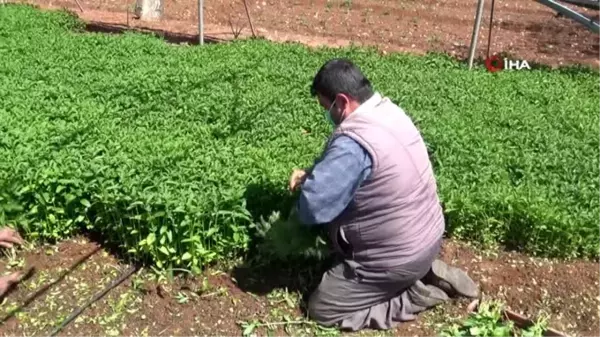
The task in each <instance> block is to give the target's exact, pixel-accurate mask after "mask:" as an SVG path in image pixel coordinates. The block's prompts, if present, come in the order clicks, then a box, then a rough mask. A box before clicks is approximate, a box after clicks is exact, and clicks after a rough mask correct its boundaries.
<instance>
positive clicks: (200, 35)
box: [198, 0, 204, 45]
mask: <svg viewBox="0 0 600 337" xmlns="http://www.w3.org/2000/svg"><path fill="white" fill-rule="evenodd" d="M203 7H204V0H198V42H199V43H200V45H203V44H204V13H203V12H204V8H203Z"/></svg>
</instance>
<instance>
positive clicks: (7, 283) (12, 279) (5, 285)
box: [0, 271, 23, 297]
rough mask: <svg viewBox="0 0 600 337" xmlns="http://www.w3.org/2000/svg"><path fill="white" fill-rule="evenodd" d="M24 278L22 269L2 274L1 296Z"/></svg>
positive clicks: (0, 280) (0, 283)
mask: <svg viewBox="0 0 600 337" xmlns="http://www.w3.org/2000/svg"><path fill="white" fill-rule="evenodd" d="M22 278H23V273H22V272H20V271H17V272H14V273H12V274H10V275H6V276H1V277H0V297H3V296H4V295H5V294H6V292H7V291H8V290H9V289H10V287H12V286H13V285H14V284H17V283H19V282H20V281H21V279H22Z"/></svg>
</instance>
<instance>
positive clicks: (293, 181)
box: [290, 169, 306, 192]
mask: <svg viewBox="0 0 600 337" xmlns="http://www.w3.org/2000/svg"><path fill="white" fill-rule="evenodd" d="M304 180H306V171H305V170H298V169H296V170H294V172H292V176H291V177H290V191H292V192H294V191H296V190H297V189H298V187H300V185H302V183H303V182H304Z"/></svg>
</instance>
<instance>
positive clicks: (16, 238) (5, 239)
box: [0, 227, 23, 248]
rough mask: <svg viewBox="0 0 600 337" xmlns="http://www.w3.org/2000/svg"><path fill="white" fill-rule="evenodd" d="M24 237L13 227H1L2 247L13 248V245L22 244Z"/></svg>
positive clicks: (0, 241)
mask: <svg viewBox="0 0 600 337" xmlns="http://www.w3.org/2000/svg"><path fill="white" fill-rule="evenodd" d="M22 244H23V239H22V238H21V236H20V235H19V233H17V231H15V230H14V229H12V228H9V227H4V228H2V229H0V247H4V248H12V246H13V245H22Z"/></svg>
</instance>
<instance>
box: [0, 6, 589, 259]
mask: <svg viewBox="0 0 600 337" xmlns="http://www.w3.org/2000/svg"><path fill="white" fill-rule="evenodd" d="M337 56H344V57H349V58H351V59H353V60H354V61H355V62H356V63H357V64H358V65H359V66H360V67H361V68H362V69H363V70H364V71H365V73H366V74H367V76H368V77H369V78H370V79H371V80H372V82H373V83H374V84H375V86H376V89H377V90H379V91H381V92H382V93H383V94H384V95H386V96H389V97H390V98H391V99H392V100H393V101H395V102H396V103H398V104H399V105H400V106H401V107H402V108H404V109H405V110H406V111H407V113H408V114H409V115H410V116H411V117H412V118H413V119H414V120H415V122H416V123H417V125H418V126H419V128H420V129H421V130H422V132H423V135H424V138H425V140H426V142H427V144H428V146H429V149H430V153H431V157H432V160H433V162H434V165H435V172H436V176H437V178H438V183H439V190H440V195H441V198H442V200H443V202H444V206H445V210H446V214H447V217H448V226H447V227H448V231H449V232H450V233H451V234H453V235H455V236H457V237H459V238H463V239H469V240H472V241H474V242H477V243H482V244H491V243H496V242H497V243H501V244H504V245H509V246H513V247H517V248H519V249H521V250H525V251H527V252H530V253H532V254H538V255H545V256H559V257H594V256H597V255H598V249H599V242H600V238H599V233H598V218H599V216H600V214H599V208H600V207H599V199H598V193H599V189H600V187H599V176H600V174H599V173H600V172H599V158H598V157H599V145H600V144H599V139H598V133H599V130H598V124H599V117H598V101H599V93H598V90H597V85H598V75H597V74H595V73H594V72H592V71H587V70H577V69H569V70H561V71H547V70H531V71H520V72H508V71H506V72H502V73H500V74H490V73H487V72H485V71H484V70H483V69H477V70H475V71H471V72H469V71H468V70H466V69H465V67H464V66H462V65H460V64H458V63H456V62H454V61H452V60H450V59H448V58H446V57H442V56H436V55H430V56H427V57H416V56H408V55H392V56H386V57H382V56H379V55H377V53H375V52H373V51H370V50H359V49H354V48H352V49H344V50H334V49H320V50H310V49H308V48H305V47H303V46H300V45H295V44H286V45H283V44H275V43H270V42H266V41H245V42H235V43H230V44H221V45H207V46H204V47H202V48H198V47H181V46H173V45H168V44H166V43H164V42H162V41H160V40H159V39H156V38H153V37H149V36H143V35H138V34H124V35H101V34H91V33H84V32H82V31H81V25H80V23H79V22H78V21H77V20H76V19H74V18H73V17H72V16H70V15H68V14H66V13H64V12H52V13H50V12H42V11H38V10H36V9H34V8H32V7H28V6H17V5H8V6H4V7H2V8H1V10H0V101H1V102H2V103H1V104H0V158H2V159H1V160H0V221H1V222H2V223H11V224H14V225H16V226H17V227H18V228H19V229H20V230H22V231H23V232H24V233H25V234H27V235H29V236H30V238H36V239H40V240H54V239H60V238H63V237H65V236H68V235H71V234H73V233H75V232H77V231H80V230H82V229H85V228H87V229H89V230H93V231H98V232H100V233H102V235H103V236H104V237H105V238H106V239H107V240H109V241H110V242H113V243H116V244H118V245H119V247H120V249H121V251H122V252H128V253H129V254H131V256H132V257H135V258H140V259H146V260H151V261H153V262H154V263H155V264H157V266H158V267H161V268H166V267H182V268H189V269H193V270H198V269H199V268H200V267H202V266H203V265H204V264H206V263H209V262H212V261H214V260H216V259H220V258H229V257H233V256H238V255H239V254H242V253H244V252H246V251H248V249H249V248H250V247H251V244H252V243H253V242H255V241H257V240H255V239H256V238H257V236H258V234H257V233H259V232H261V230H260V228H259V229H256V228H254V227H253V225H254V224H258V226H259V227H260V224H261V223H264V221H262V220H261V217H262V218H263V220H264V219H269V218H270V217H271V218H272V215H273V214H274V212H283V213H282V214H283V215H284V216H286V214H285V212H287V211H288V210H289V209H290V206H291V203H292V201H293V199H292V198H291V196H290V195H288V193H287V191H286V182H287V179H288V175H289V174H290V172H291V170H292V168H294V167H303V166H307V165H309V164H311V163H312V160H313V158H314V157H315V156H317V155H318V154H319V151H320V149H321V147H322V145H323V142H324V141H325V139H326V137H327V136H328V134H329V132H330V131H331V130H330V129H329V126H328V125H327V123H326V122H325V121H324V120H323V117H322V116H323V114H322V111H321V108H320V107H319V106H318V104H317V103H316V101H315V100H314V98H312V97H310V95H309V90H308V89H309V85H310V82H311V80H312V76H314V74H315V72H316V71H317V69H318V68H319V67H320V65H321V64H322V63H323V62H325V61H326V60H327V59H329V58H331V57H337ZM263 229H264V228H263ZM261 235H264V233H262V234H261ZM308 241H309V242H314V240H308Z"/></svg>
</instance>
